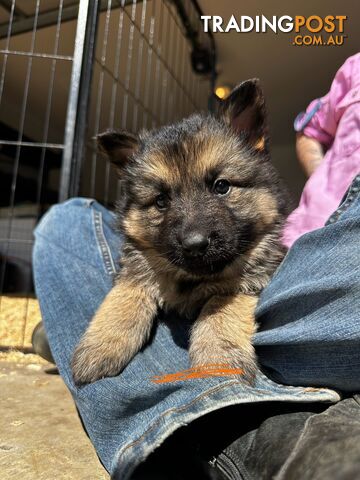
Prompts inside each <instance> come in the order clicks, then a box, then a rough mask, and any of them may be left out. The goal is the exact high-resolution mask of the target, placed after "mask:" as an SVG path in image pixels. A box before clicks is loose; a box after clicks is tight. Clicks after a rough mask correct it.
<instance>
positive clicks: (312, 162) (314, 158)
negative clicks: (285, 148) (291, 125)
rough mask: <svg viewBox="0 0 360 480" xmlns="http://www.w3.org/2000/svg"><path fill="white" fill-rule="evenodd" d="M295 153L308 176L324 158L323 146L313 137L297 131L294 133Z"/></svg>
mask: <svg viewBox="0 0 360 480" xmlns="http://www.w3.org/2000/svg"><path fill="white" fill-rule="evenodd" d="M296 155H297V158H298V160H299V163H300V165H301V167H302V168H303V170H304V172H305V174H306V176H307V177H310V175H311V174H312V173H314V171H315V169H316V168H317V167H318V166H319V164H320V163H321V161H322V159H323V158H324V148H323V146H322V144H321V143H320V142H319V141H318V140H316V139H315V138H310V137H307V136H306V135H304V134H303V133H302V132H299V133H297V134H296Z"/></svg>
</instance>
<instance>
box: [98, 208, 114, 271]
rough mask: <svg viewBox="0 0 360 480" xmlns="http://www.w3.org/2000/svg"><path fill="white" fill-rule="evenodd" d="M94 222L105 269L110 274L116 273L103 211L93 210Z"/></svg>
mask: <svg viewBox="0 0 360 480" xmlns="http://www.w3.org/2000/svg"><path fill="white" fill-rule="evenodd" d="M93 222H94V229H95V237H96V242H97V245H98V248H99V252H100V255H101V256H102V259H103V264H104V268H105V271H106V273H107V274H108V275H114V273H116V268H115V264H114V261H113V258H112V256H111V252H110V247H109V245H108V243H107V241H106V238H105V234H104V229H103V222H102V214H101V212H98V211H97V210H93Z"/></svg>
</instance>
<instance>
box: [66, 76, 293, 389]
mask: <svg viewBox="0 0 360 480" xmlns="http://www.w3.org/2000/svg"><path fill="white" fill-rule="evenodd" d="M98 142H99V145H100V148H101V149H102V150H103V151H105V152H106V153H107V155H108V156H109V157H110V159H111V160H112V161H113V162H114V163H115V164H116V166H117V168H118V170H119V174H120V178H121V180H122V185H123V195H122V198H121V200H120V202H119V205H118V218H119V225H120V228H121V230H122V232H123V233H124V235H125V243H124V247H123V252H122V260H121V263H122V268H121V272H120V274H119V275H118V278H117V279H116V282H115V285H114V287H113V289H112V290H111V291H110V293H109V294H108V295H107V297H106V298H105V300H104V301H103V303H102V305H101V306H100V308H99V310H98V311H97V313H96V314H95V316H94V318H93V320H92V321H91V324H90V326H89V328H88V329H87V331H86V333H85V334H84V336H83V338H82V340H81V341H80V344H79V345H78V347H77V348H76V350H75V353H74V357H73V361H72V368H73V374H74V380H75V382H76V383H77V384H83V383H88V382H93V381H95V380H97V379H99V378H102V377H106V376H113V375H116V374H118V373H119V372H120V371H121V370H122V369H123V368H124V367H125V366H126V365H127V363H128V362H129V361H130V360H131V359H132V357H133V356H134V355H135V354H136V353H137V352H138V351H139V350H140V349H141V347H142V346H143V345H144V344H145V343H146V341H147V340H148V338H149V335H150V331H151V327H152V324H153V321H154V318H155V317H156V313H157V311H158V309H159V308H160V309H165V310H166V309H175V310H177V311H178V312H179V313H181V314H182V315H183V316H186V317H190V318H193V317H194V316H195V317H196V320H195V321H194V324H193V327H192V330H191V337H190V347H189V354H190V359H191V363H192V365H193V366H200V365H207V364H229V365H231V366H236V367H242V368H243V370H244V372H245V376H244V377H245V378H246V379H247V380H251V378H252V377H253V375H254V372H255V369H256V358H255V353H254V348H253V346H252V342H251V340H252V336H253V334H254V332H255V320H254V310H255V307H256V303H257V297H258V295H259V292H260V291H261V290H262V289H263V288H264V287H265V285H266V284H267V283H268V281H269V279H270V278H271V275H272V274H273V272H274V270H275V269H276V267H277V266H278V264H279V262H280V261H281V259H282V258H283V255H284V249H283V247H281V245H280V242H279V235H280V231H281V227H282V224H283V221H284V218H285V215H286V213H287V199H286V198H285V197H284V193H283V189H282V187H281V185H280V183H279V180H278V177H277V174H276V173H275V171H274V169H273V167H272V166H271V164H270V162H269V153H268V136H267V126H266V121H265V106H264V99H263V94H262V90H261V88H260V86H259V84H258V81H257V80H249V81H247V82H244V83H242V84H240V85H239V86H238V87H237V88H236V89H235V90H234V91H233V92H232V93H231V95H230V97H228V99H227V100H225V101H223V102H222V104H221V105H220V108H219V112H218V114H217V115H216V116H204V115H193V116H191V117H189V118H187V119H185V120H183V121H181V122H179V123H177V124H175V125H170V126H166V127H162V128H160V129H159V130H156V131H150V132H142V133H141V134H140V135H139V136H138V137H137V136H133V135H131V134H129V133H126V132H105V133H104V134H102V135H100V136H99V138H98ZM219 180H226V181H227V182H228V183H227V182H220V183H216V182H218V181H219ZM229 184H230V190H229V191H226V192H225V193H224V191H225V190H226V189H227V187H228V186H229ZM189 238H190V241H191V242H192V243H190V245H191V248H194V245H193V243H194V238H195V240H196V242H199V238H201V239H205V240H204V242H205V243H204V245H202V247H201V248H202V249H201V250H195V251H193V250H189V249H185V245H186V246H187V245H188V243H189ZM189 252H190V253H189ZM174 370H176V365H174Z"/></svg>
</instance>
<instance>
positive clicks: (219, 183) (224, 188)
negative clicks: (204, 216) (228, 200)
mask: <svg viewBox="0 0 360 480" xmlns="http://www.w3.org/2000/svg"><path fill="white" fill-rule="evenodd" d="M230 189H231V184H230V182H229V181H228V180H225V179H220V180H216V182H215V183H214V186H213V191H214V193H216V194H217V195H226V194H227V193H229V192H230Z"/></svg>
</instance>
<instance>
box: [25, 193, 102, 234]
mask: <svg viewBox="0 0 360 480" xmlns="http://www.w3.org/2000/svg"><path fill="white" fill-rule="evenodd" d="M93 203H95V200H93V199H90V198H82V197H74V198H70V199H69V200H66V201H65V202H63V203H58V204H56V205H53V206H52V207H51V208H50V209H49V210H48V211H47V212H46V213H45V215H44V216H43V217H42V218H41V220H40V222H39V223H38V225H37V226H36V228H35V230H34V235H35V239H36V238H37V236H38V235H41V236H43V237H46V238H48V239H54V240H55V239H57V238H58V233H59V232H62V237H63V235H64V230H66V228H67V227H69V226H70V224H73V225H76V223H77V222H79V220H80V218H82V217H83V216H84V214H85V213H86V211H85V210H84V209H89V207H91V205H92V204H93ZM62 240H63V238H62Z"/></svg>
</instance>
